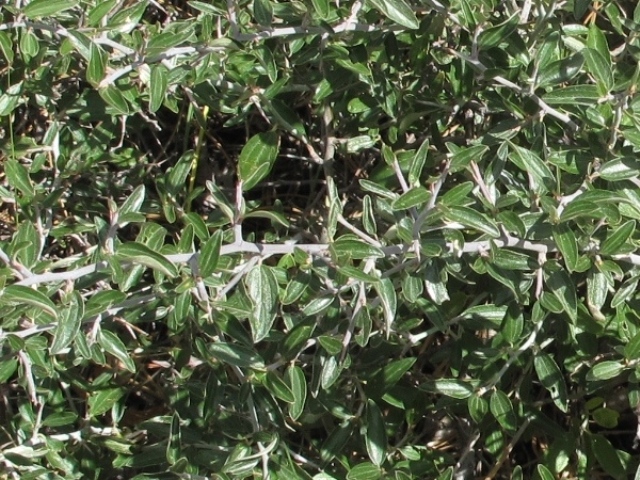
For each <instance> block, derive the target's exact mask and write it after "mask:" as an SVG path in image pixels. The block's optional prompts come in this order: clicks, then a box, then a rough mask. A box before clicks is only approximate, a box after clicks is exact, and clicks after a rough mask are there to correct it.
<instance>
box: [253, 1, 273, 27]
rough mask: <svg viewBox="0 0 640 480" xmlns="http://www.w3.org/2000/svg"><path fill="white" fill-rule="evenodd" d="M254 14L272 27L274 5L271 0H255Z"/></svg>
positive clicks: (260, 20) (261, 22)
mask: <svg viewBox="0 0 640 480" xmlns="http://www.w3.org/2000/svg"><path fill="white" fill-rule="evenodd" d="M253 16H254V17H255V19H256V20H257V21H258V23H259V24H260V25H262V26H264V27H270V26H271V22H272V21H273V7H272V6H271V2H270V1H269V0H253Z"/></svg>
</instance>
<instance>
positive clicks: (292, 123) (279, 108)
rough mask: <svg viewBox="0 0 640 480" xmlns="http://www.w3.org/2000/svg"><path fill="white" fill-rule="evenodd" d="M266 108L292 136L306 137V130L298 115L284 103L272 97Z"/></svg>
mask: <svg viewBox="0 0 640 480" xmlns="http://www.w3.org/2000/svg"><path fill="white" fill-rule="evenodd" d="M268 108H269V111H270V112H271V114H272V115H273V116H274V117H275V119H276V121H277V122H278V123H279V124H280V125H281V126H282V127H283V128H284V129H285V130H287V131H288V132H289V133H291V134H292V135H293V136H295V137H302V138H306V137H307V132H306V130H305V128H304V124H303V123H302V121H301V120H300V117H299V116H298V114H297V113H296V112H295V111H293V110H292V109H291V108H290V107H289V106H288V105H287V104H286V103H284V102H283V101H281V100H278V99H277V98H274V99H272V100H271V101H270V102H269V105H268Z"/></svg>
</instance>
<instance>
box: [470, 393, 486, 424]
mask: <svg viewBox="0 0 640 480" xmlns="http://www.w3.org/2000/svg"><path fill="white" fill-rule="evenodd" d="M467 408H468V409H469V415H471V418H472V419H473V421H474V422H476V423H480V422H481V421H482V419H483V418H484V416H485V415H486V414H487V412H488V411H489V405H488V404H487V401H486V400H485V399H484V398H482V397H479V396H478V395H471V396H470V397H469V400H467Z"/></svg>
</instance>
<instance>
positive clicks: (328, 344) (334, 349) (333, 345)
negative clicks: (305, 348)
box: [318, 335, 342, 355]
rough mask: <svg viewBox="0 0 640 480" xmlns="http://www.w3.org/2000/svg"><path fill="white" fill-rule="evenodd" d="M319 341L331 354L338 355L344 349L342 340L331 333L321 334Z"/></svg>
mask: <svg viewBox="0 0 640 480" xmlns="http://www.w3.org/2000/svg"><path fill="white" fill-rule="evenodd" d="M318 343H319V344H320V346H321V347H322V348H324V350H325V351H326V352H327V353H328V354H329V355H338V354H339V353H340V352H341V351H342V340H340V339H339V338H336V337H333V336H331V335H320V336H319V337H318Z"/></svg>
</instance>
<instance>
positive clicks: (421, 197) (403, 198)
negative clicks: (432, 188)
mask: <svg viewBox="0 0 640 480" xmlns="http://www.w3.org/2000/svg"><path fill="white" fill-rule="evenodd" d="M430 198H431V193H430V192H429V191H428V190H427V189H426V188H424V187H415V188H412V189H411V190H409V191H408V192H406V193H403V194H402V195H400V197H398V198H396V199H395V200H394V201H393V202H392V203H391V208H393V209H394V210H407V209H408V208H412V207H417V206H419V205H422V204H425V203H427V202H428V201H429V199H430Z"/></svg>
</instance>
